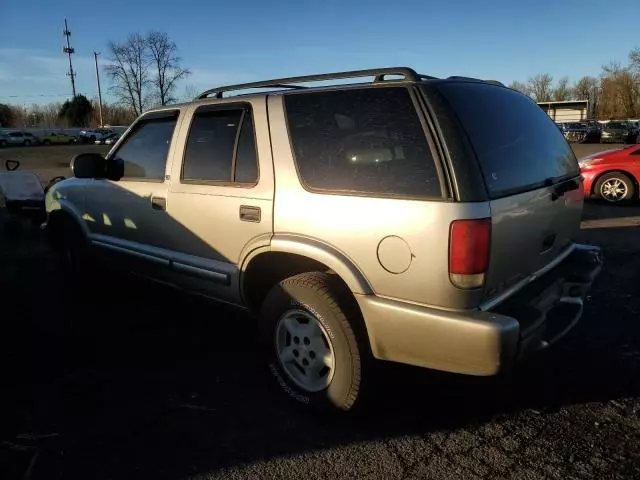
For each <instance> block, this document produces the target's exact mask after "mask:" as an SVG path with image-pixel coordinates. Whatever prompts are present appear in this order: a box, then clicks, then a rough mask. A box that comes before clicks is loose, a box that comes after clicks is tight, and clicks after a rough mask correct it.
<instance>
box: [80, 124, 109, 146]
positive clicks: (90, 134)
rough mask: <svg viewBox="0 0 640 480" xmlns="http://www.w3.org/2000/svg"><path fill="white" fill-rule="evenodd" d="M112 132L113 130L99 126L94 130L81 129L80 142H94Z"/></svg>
mask: <svg viewBox="0 0 640 480" xmlns="http://www.w3.org/2000/svg"><path fill="white" fill-rule="evenodd" d="M112 133H114V132H113V130H109V129H100V128H98V129H95V130H90V129H89V130H81V131H80V141H81V142H82V143H95V141H96V140H103V139H104V138H106V137H107V136H109V135H111V134H112Z"/></svg>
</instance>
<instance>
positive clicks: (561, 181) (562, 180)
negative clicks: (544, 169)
mask: <svg viewBox="0 0 640 480" xmlns="http://www.w3.org/2000/svg"><path fill="white" fill-rule="evenodd" d="M544 184H545V185H546V186H548V187H554V189H553V191H552V192H551V201H554V202H555V201H556V200H557V199H559V198H560V197H561V196H563V195H564V194H565V193H567V192H570V191H572V190H577V189H578V188H580V182H579V181H578V180H577V179H573V180H572V179H571V176H568V175H562V176H560V177H549V178H547V179H546V180H545V181H544Z"/></svg>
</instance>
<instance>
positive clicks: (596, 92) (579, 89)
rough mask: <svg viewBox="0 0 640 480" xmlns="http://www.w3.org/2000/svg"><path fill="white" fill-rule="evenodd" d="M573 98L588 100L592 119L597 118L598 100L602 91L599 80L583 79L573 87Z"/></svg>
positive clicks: (589, 113) (587, 77)
mask: <svg viewBox="0 0 640 480" xmlns="http://www.w3.org/2000/svg"><path fill="white" fill-rule="evenodd" d="M573 97H574V98H575V99H576V100H587V101H588V102H589V112H588V115H589V117H590V118H596V116H597V115H596V112H597V109H598V99H599V98H600V89H599V85H598V80H597V79H595V78H593V77H589V76H586V77H582V78H581V79H580V80H578V81H577V82H576V83H575V85H574V86H573Z"/></svg>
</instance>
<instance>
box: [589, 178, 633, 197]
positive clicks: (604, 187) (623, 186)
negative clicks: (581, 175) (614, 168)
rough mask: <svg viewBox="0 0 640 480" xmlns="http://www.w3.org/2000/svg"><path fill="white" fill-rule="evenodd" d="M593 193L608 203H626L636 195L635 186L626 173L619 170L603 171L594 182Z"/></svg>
mask: <svg viewBox="0 0 640 480" xmlns="http://www.w3.org/2000/svg"><path fill="white" fill-rule="evenodd" d="M594 193H595V195H596V196H597V197H598V198H600V199H602V200H604V201H606V202H609V203H613V204H622V203H628V202H630V201H631V200H632V199H634V198H635V197H636V187H635V185H634V183H633V181H632V180H631V179H630V178H629V176H628V175H625V174H624V173H619V172H610V173H605V174H604V175H603V176H602V177H600V178H599V179H598V181H597V182H596V186H595V188H594Z"/></svg>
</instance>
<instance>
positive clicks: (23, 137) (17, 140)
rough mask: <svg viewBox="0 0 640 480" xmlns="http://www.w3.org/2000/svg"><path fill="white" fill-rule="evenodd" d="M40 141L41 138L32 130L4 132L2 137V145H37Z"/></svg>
mask: <svg viewBox="0 0 640 480" xmlns="http://www.w3.org/2000/svg"><path fill="white" fill-rule="evenodd" d="M39 143H40V139H39V138H38V137H36V136H35V135H34V134H33V133H31V132H19V131H15V132H4V133H3V134H2V137H0V146H1V147H5V146H7V145H22V146H24V147H28V146H29V145H37V144H39Z"/></svg>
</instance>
